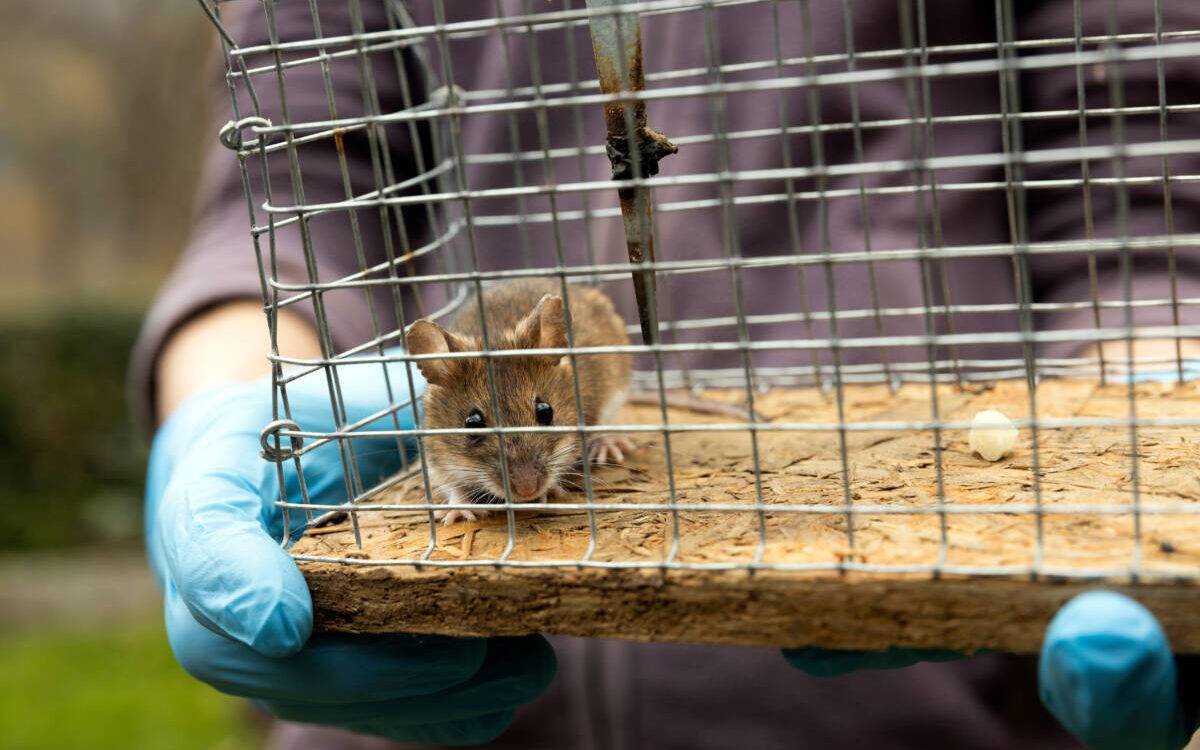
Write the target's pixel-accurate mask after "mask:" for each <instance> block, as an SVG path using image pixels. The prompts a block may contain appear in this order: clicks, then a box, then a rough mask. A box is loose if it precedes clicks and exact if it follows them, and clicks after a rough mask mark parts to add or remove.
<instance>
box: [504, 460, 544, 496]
mask: <svg viewBox="0 0 1200 750" xmlns="http://www.w3.org/2000/svg"><path fill="white" fill-rule="evenodd" d="M508 482H509V484H510V485H511V486H512V491H513V494H514V495H516V496H517V497H518V498H519V499H521V500H530V499H532V498H533V497H535V496H536V495H537V491H538V489H539V488H540V487H541V485H542V482H541V477H539V476H538V471H537V469H535V468H534V467H533V466H530V465H529V464H511V465H510V466H509V468H508Z"/></svg>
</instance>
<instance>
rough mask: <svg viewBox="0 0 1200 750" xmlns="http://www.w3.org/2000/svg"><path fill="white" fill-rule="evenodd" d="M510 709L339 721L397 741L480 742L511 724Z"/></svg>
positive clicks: (456, 744)
mask: <svg viewBox="0 0 1200 750" xmlns="http://www.w3.org/2000/svg"><path fill="white" fill-rule="evenodd" d="M513 713H514V712H513V711H497V712H495V713H489V714H481V715H479V716H473V717H470V718H466V719H456V720H454V721H444V722H436V723H429V724H413V725H404V726H395V725H393V724H391V723H390V722H389V721H388V720H387V719H377V720H374V721H364V722H358V723H352V724H342V725H340V726H342V727H343V728H345V729H349V730H350V731H352V732H360V733H362V734H374V735H378V736H380V737H387V738H388V739H391V740H395V741H397V742H415V743H420V744H422V745H433V746H436V747H462V746H468V745H482V744H484V743H486V742H490V741H492V740H494V739H496V738H497V737H499V736H500V734H501V732H503V731H504V730H505V729H508V726H509V725H510V724H512V720H513Z"/></svg>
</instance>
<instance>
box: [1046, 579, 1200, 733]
mask: <svg viewBox="0 0 1200 750" xmlns="http://www.w3.org/2000/svg"><path fill="white" fill-rule="evenodd" d="M1038 687H1039V693H1040V695H1041V699H1042V703H1043V704H1044V705H1045V706H1046V708H1047V709H1048V710H1049V711H1050V713H1052V714H1054V716H1055V718H1057V719H1058V721H1059V722H1060V723H1061V724H1062V725H1063V726H1064V727H1065V728H1066V729H1067V730H1068V731H1069V732H1071V733H1072V734H1074V735H1075V736H1076V737H1078V738H1079V739H1080V740H1082V741H1083V743H1084V744H1085V745H1087V746H1088V747H1089V748H1092V749H1093V750H1109V749H1110V748H1111V750H1118V749H1120V750H1128V749H1129V748H1139V749H1140V750H1179V748H1182V747H1183V746H1184V745H1186V744H1187V742H1188V740H1189V738H1190V737H1191V729H1190V727H1188V726H1187V722H1186V720H1185V717H1184V711H1183V706H1182V704H1181V702H1180V699H1179V691H1178V687H1177V682H1176V668H1175V658H1174V655H1173V654H1172V653H1171V648H1170V645H1169V644H1168V643H1167V637H1166V635H1165V634H1164V633H1163V631H1162V628H1161V627H1160V626H1159V624H1158V621H1157V620H1156V619H1155V618H1154V615H1152V614H1151V613H1150V612H1149V611H1148V610H1147V609H1146V608H1145V607H1143V606H1142V605H1141V604H1138V603H1137V602H1136V601H1134V600H1133V599H1130V598H1129V597H1127V596H1123V595H1121V594H1117V593H1114V592H1109V591H1093V592H1088V593H1086V594H1081V595H1079V596H1077V597H1075V598H1074V599H1072V600H1071V601H1069V602H1068V603H1067V604H1066V605H1065V606H1063V608H1062V609H1061V610H1059V612H1058V614H1056V615H1055V616H1054V619H1053V620H1052V621H1051V622H1050V627H1049V628H1047V630H1046V639H1045V641H1044V643H1043V645H1042V654H1041V660H1040V662H1039V665H1038Z"/></svg>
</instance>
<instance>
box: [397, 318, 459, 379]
mask: <svg viewBox="0 0 1200 750" xmlns="http://www.w3.org/2000/svg"><path fill="white" fill-rule="evenodd" d="M404 342H405V343H406V344H407V345H408V353H409V354H437V353H439V352H466V351H471V347H470V345H469V343H468V342H467V341H466V340H464V339H463V338H462V337H460V336H457V335H455V334H453V333H450V332H449V331H447V330H446V329H445V328H442V327H441V326H439V325H438V324H437V323H434V322H433V321H432V320H425V319H421V320H418V321H417V322H415V323H413V324H412V326H411V327H410V328H409V329H408V333H406V334H405V335H404ZM461 362H462V360H457V359H422V360H419V361H418V362H417V363H416V364H417V369H419V370H420V371H421V374H422V375H424V376H425V379H426V380H428V381H429V382H430V383H434V384H436V385H449V383H450V381H451V380H452V378H453V375H454V371H455V370H456V369H457V368H458V366H459V365H460V364H461Z"/></svg>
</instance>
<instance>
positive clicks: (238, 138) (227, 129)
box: [217, 117, 271, 151]
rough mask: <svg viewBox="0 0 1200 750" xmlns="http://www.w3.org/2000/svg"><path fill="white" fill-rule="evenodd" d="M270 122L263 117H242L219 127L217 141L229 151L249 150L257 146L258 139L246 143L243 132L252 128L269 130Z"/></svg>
mask: <svg viewBox="0 0 1200 750" xmlns="http://www.w3.org/2000/svg"><path fill="white" fill-rule="evenodd" d="M269 127H271V121H270V120H268V119H267V118H265V117H243V118H242V119H240V120H237V121H236V122H235V121H233V120H230V121H228V122H226V123H225V124H224V125H222V126H221V130H220V131H219V132H218V133H217V139H218V140H219V141H221V145H222V146H224V147H225V148H227V149H229V150H231V151H241V150H242V149H244V148H251V147H255V146H257V145H258V143H259V142H258V139H257V138H256V139H254V140H252V141H249V142H247V141H246V140H245V131H246V130H247V129H251V130H253V129H254V128H269Z"/></svg>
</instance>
